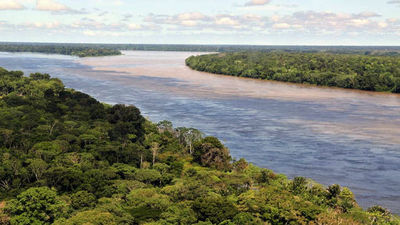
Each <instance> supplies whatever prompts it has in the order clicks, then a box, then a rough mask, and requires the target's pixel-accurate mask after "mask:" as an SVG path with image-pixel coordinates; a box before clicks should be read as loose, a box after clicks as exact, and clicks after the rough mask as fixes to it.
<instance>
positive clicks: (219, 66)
mask: <svg viewBox="0 0 400 225" xmlns="http://www.w3.org/2000/svg"><path fill="white" fill-rule="evenodd" d="M186 65H188V66H189V67H190V68H192V69H195V70H198V71H205V72H210V73H215V74H225V75H232V76H239V77H249V78H255V79H265V80H276V81H283V82H291V83H300V84H314V85H322V86H331V87H340V88H351V89H360V90H368V91H381V92H393V93H400V57H397V56H371V55H369V56H367V55H358V54H333V53H322V52H318V53H293V52H292V53H289V52H281V51H278V52H236V53H220V54H209V55H201V56H191V57H189V58H188V59H186Z"/></svg>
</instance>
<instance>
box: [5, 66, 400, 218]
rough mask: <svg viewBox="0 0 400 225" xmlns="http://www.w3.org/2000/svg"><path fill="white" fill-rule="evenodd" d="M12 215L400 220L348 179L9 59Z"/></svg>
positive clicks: (8, 205)
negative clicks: (268, 165)
mask: <svg viewBox="0 0 400 225" xmlns="http://www.w3.org/2000/svg"><path fill="white" fill-rule="evenodd" d="M0 224H11V225H17V224H18V225H28V224H35V225H40V224H46V225H47V224H57V225H64V224H65V225H67V224H68V225H69V224H73V225H79V224H82V225H83V224H85V225H88V224H92V225H97V224H98V225H101V224H107V225H113V224H146V225H156V224H158V225H169V224H171V225H172V224H174V225H175V224H176V225H184V224H197V225H213V224H216V225H246V224H255V225H257V224H260V225H261V224H400V222H399V219H398V218H397V217H396V216H393V215H392V214H390V212H388V211H387V210H386V209H384V208H382V207H379V206H375V207H372V208H370V209H368V211H364V210H363V209H361V208H360V207H359V206H358V205H357V203H356V201H355V199H354V195H353V193H352V192H351V191H350V190H349V189H348V188H342V187H340V186H339V185H331V186H329V187H327V188H326V187H324V186H322V185H320V184H317V183H315V182H313V181H312V180H309V179H306V178H303V177H296V178H294V179H293V180H289V179H287V178H286V177H285V176H284V175H281V174H276V173H274V172H272V171H270V170H268V169H262V168H259V167H256V166H254V165H252V164H249V163H248V162H246V161H245V160H244V159H240V160H232V158H231V156H230V154H229V150H228V149H227V148H226V147H225V146H224V145H223V144H222V143H221V142H220V141H219V140H218V139H217V138H215V137H204V135H203V134H202V133H201V132H200V131H198V130H196V129H193V128H183V127H180V128H174V127H173V126H172V123H171V122H169V121H161V122H159V123H157V124H154V123H152V122H150V121H148V120H146V119H145V118H143V116H142V115H141V114H140V111H139V109H137V108H136V107H134V106H125V105H114V106H111V105H107V104H102V103H100V102H98V101H97V100H95V99H93V98H92V97H90V96H88V95H86V94H84V93H81V92H78V91H74V90H72V89H67V88H65V87H64V85H63V83H62V82H61V81H60V80H59V79H55V78H51V77H50V76H49V75H48V74H41V73H35V74H31V75H30V76H29V77H25V76H24V75H23V73H22V72H20V71H7V70H5V69H2V68H0Z"/></svg>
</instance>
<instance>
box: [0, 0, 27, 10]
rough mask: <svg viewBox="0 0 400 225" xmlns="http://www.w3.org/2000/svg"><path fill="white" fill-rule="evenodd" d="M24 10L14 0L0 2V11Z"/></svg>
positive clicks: (23, 7)
mask: <svg viewBox="0 0 400 225" xmlns="http://www.w3.org/2000/svg"><path fill="white" fill-rule="evenodd" d="M21 9H25V6H23V5H22V4H21V3H19V2H17V1H15V0H0V10H21Z"/></svg>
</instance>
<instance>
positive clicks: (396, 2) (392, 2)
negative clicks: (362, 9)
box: [387, 0, 400, 6]
mask: <svg viewBox="0 0 400 225" xmlns="http://www.w3.org/2000/svg"><path fill="white" fill-rule="evenodd" d="M387 3H388V4H397V5H399V6H400V0H391V1H388V2H387Z"/></svg>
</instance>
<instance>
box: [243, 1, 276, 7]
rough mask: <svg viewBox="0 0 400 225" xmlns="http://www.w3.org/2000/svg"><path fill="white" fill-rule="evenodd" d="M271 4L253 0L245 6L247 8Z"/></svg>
mask: <svg viewBox="0 0 400 225" xmlns="http://www.w3.org/2000/svg"><path fill="white" fill-rule="evenodd" d="M268 3H270V0H251V1H249V2H247V3H246V4H245V6H260V5H266V4H268Z"/></svg>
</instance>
